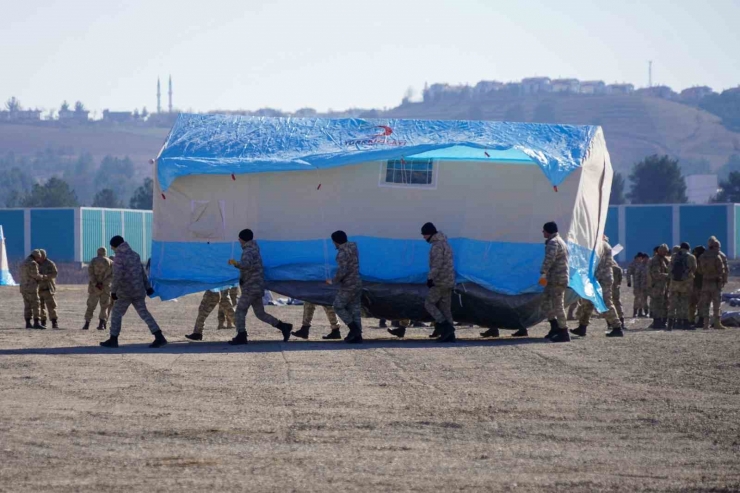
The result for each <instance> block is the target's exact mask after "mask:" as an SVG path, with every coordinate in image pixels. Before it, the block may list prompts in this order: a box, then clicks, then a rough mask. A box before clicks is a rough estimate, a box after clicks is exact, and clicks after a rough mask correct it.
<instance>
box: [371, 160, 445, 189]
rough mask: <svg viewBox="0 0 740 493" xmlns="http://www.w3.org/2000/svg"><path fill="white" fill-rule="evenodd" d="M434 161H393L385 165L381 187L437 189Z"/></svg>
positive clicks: (382, 171)
mask: <svg viewBox="0 0 740 493" xmlns="http://www.w3.org/2000/svg"><path fill="white" fill-rule="evenodd" d="M435 172H436V169H435V166H434V161H433V160H432V159H391V160H388V161H386V162H385V163H384V164H383V167H382V170H381V180H380V184H381V186H396V187H399V186H400V187H413V188H436V186H437V183H436V173H435Z"/></svg>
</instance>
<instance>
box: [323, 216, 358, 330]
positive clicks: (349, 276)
mask: <svg viewBox="0 0 740 493" xmlns="http://www.w3.org/2000/svg"><path fill="white" fill-rule="evenodd" d="M331 240H332V241H333V242H334V246H335V247H336V249H337V272H336V273H335V274H334V279H332V280H330V281H329V280H327V283H329V284H335V285H338V286H339V290H338V291H337V294H336V297H335V298H334V311H335V312H336V314H337V316H338V317H339V318H340V319H341V320H342V322H344V323H345V324H347V327H349V334H348V335H347V337H345V338H344V340H345V342H347V343H350V344H360V343H362V278H361V277H360V254H359V252H358V251H357V244H356V243H354V242H351V241H347V234H346V233H345V232H344V231H335V232H333V233H332V234H331ZM340 337H341V335H340V333H339V330H336V331H334V330H332V331H331V333H330V334H329V335H328V336H327V337H326V338H327V339H339V338H340Z"/></svg>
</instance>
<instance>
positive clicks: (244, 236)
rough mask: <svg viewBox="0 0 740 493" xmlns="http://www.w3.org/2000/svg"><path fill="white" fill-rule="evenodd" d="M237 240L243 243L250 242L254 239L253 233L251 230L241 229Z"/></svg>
mask: <svg viewBox="0 0 740 493" xmlns="http://www.w3.org/2000/svg"><path fill="white" fill-rule="evenodd" d="M239 239H240V240H244V241H252V240H253V239H254V233H252V230H251V229H243V230H241V231H239Z"/></svg>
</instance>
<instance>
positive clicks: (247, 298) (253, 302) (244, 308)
mask: <svg viewBox="0 0 740 493" xmlns="http://www.w3.org/2000/svg"><path fill="white" fill-rule="evenodd" d="M262 296H264V291H263V290H261V289H260V290H259V291H242V294H241V296H240V297H239V301H238V302H237V303H236V313H235V314H234V319H235V320H236V331H237V332H246V331H247V312H248V311H249V308H250V307H251V308H252V311H253V312H254V316H255V317H257V319H258V320H261V321H262V322H264V323H266V324H269V325H272V326H273V327H277V325H278V323H280V321H279V320H278V319H276V318H275V317H273V316H272V315H270V314H269V313H267V312H266V311H265V305H264V304H263V303H262Z"/></svg>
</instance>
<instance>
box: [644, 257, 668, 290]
mask: <svg viewBox="0 0 740 493" xmlns="http://www.w3.org/2000/svg"><path fill="white" fill-rule="evenodd" d="M669 267H670V261H669V260H668V257H661V256H660V255H655V256H654V257H653V258H651V259H650V262H649V263H648V288H649V289H653V288H663V289H664V288H665V287H666V285H667V284H668V280H669V278H670V275H669V274H668V269H669Z"/></svg>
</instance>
